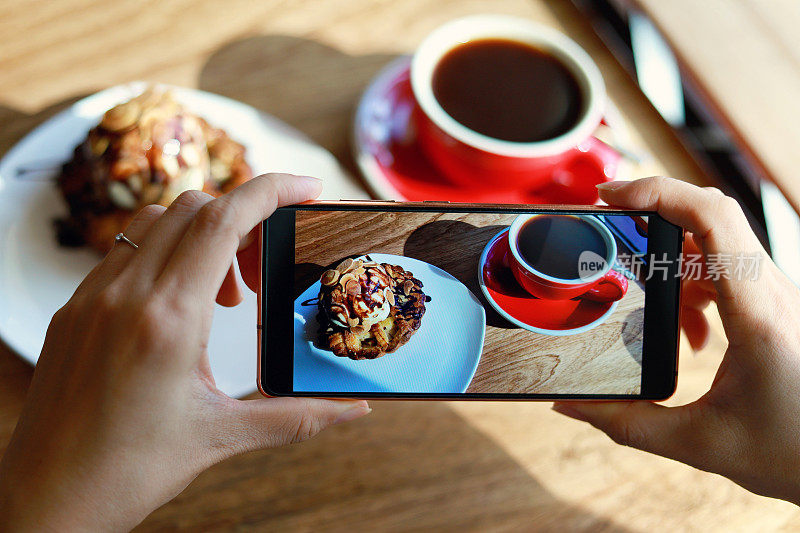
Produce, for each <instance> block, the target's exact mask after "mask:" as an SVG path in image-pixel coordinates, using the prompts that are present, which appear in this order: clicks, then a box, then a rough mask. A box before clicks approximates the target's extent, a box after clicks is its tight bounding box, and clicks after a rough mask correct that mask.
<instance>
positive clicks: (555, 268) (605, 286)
mask: <svg viewBox="0 0 800 533" xmlns="http://www.w3.org/2000/svg"><path fill="white" fill-rule="evenodd" d="M508 244H509V250H510V251H511V255H510V256H509V258H508V260H509V266H510V267H511V272H512V273H513V274H514V278H515V279H516V280H517V282H518V283H519V284H520V285H521V286H522V287H523V288H524V289H525V290H526V291H527V292H528V293H530V294H531V295H533V296H536V297H537V298H543V299H546V300H568V299H572V298H582V299H587V300H592V301H596V302H613V301H617V300H619V299H621V298H622V297H623V296H625V293H626V292H627V290H628V279H627V278H626V277H625V276H624V275H623V274H622V273H620V272H618V271H616V270H614V268H613V266H614V263H615V261H616V257H617V243H616V241H615V240H614V236H613V235H612V234H611V231H609V229H608V228H607V227H606V226H605V225H604V224H603V223H602V222H601V221H600V220H599V219H597V218H595V217H593V216H584V215H557V214H549V213H538V214H531V215H520V216H518V217H517V218H516V219H514V222H513V223H512V224H511V227H510V228H509V230H508Z"/></svg>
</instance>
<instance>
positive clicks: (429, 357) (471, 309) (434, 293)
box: [294, 254, 486, 393]
mask: <svg viewBox="0 0 800 533" xmlns="http://www.w3.org/2000/svg"><path fill="white" fill-rule="evenodd" d="M369 256H370V257H371V258H372V259H373V260H375V261H378V262H380V263H390V264H394V265H399V266H401V267H403V268H404V269H406V270H409V271H411V272H412V273H413V274H414V277H415V278H417V279H418V280H420V281H421V282H422V284H423V291H424V292H425V294H426V295H428V296H430V297H431V301H430V302H428V303H427V304H425V309H426V310H425V315H424V316H423V317H422V325H421V326H420V328H419V329H418V330H417V332H416V333H415V334H414V336H413V337H411V339H410V340H409V341H408V342H407V343H406V344H404V345H403V346H401V347H400V348H398V350H397V351H396V352H394V353H390V354H386V355H384V356H383V357H380V358H378V359H372V360H361V361H354V360H352V359H348V358H346V357H337V356H335V355H334V354H333V352H330V351H328V350H322V349H320V348H317V347H316V346H315V345H314V342H315V341H316V338H317V330H318V325H317V320H316V315H317V306H316V305H305V306H304V305H301V303H302V302H305V301H307V300H309V299H312V298H316V296H317V295H318V294H319V288H320V284H319V281H317V282H316V283H314V284H313V285H311V286H310V287H309V288H308V289H306V290H305V292H303V294H301V295H300V296H299V297H298V298H297V300H295V303H294V389H295V390H297V391H305V392H418V393H459V392H464V391H465V390H467V386H469V383H470V381H472V376H474V375H475V369H476V368H477V367H478V361H479V360H480V358H481V352H482V351H483V338H484V335H485V332H486V313H485V311H484V309H483V306H482V305H481V304H480V301H479V300H478V299H477V298H476V297H475V295H473V294H472V293H471V292H470V290H469V289H468V288H467V287H465V286H464V284H463V283H461V282H460V281H458V280H457V279H456V278H454V277H453V276H451V275H450V274H448V273H447V272H445V271H444V270H442V269H440V268H437V267H435V266H433V265H429V264H428V263H425V262H423V261H419V260H418V259H412V258H410V257H404V256H399V255H388V254H369Z"/></svg>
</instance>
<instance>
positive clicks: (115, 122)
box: [100, 100, 142, 131]
mask: <svg viewBox="0 0 800 533" xmlns="http://www.w3.org/2000/svg"><path fill="white" fill-rule="evenodd" d="M141 111H142V109H141V107H140V106H139V103H138V102H136V101H134V100H131V101H130V102H126V103H124V104H120V105H118V106H116V107H112V108H111V109H109V110H108V111H106V114H105V115H103V120H102V121H100V125H101V126H102V127H104V128H105V129H107V130H109V131H122V130H126V129H128V128H130V127H131V126H133V125H134V124H136V121H137V120H138V119H139V114H140V113H141Z"/></svg>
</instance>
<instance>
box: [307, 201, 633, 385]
mask: <svg viewBox="0 0 800 533" xmlns="http://www.w3.org/2000/svg"><path fill="white" fill-rule="evenodd" d="M515 217H516V215H509V214H501V213H480V214H479V213H403V214H402V215H401V214H389V215H387V214H385V213H380V212H368V211H352V212H349V213H336V212H327V213H326V212H320V211H298V212H297V218H296V220H297V222H296V225H297V232H296V253H295V263H296V264H298V265H300V264H302V266H303V268H302V269H298V274H297V276H296V277H295V292H296V293H298V294H299V293H302V292H303V291H304V290H305V289H306V287H308V286H309V285H311V284H312V283H314V282H315V281H317V280H319V277H320V275H321V274H322V272H324V271H325V270H326V269H327V268H330V267H332V266H335V265H337V264H338V263H339V261H341V260H342V259H344V258H345V257H349V256H361V255H367V254H371V253H384V254H394V255H402V256H406V257H413V258H414V259H419V260H421V261H425V262H426V263H429V264H432V265H433V266H436V267H438V268H441V269H442V270H444V271H445V272H447V273H449V274H451V275H452V276H454V277H455V278H456V279H458V280H459V281H460V282H461V283H463V284H464V285H465V286H466V287H467V288H468V289H469V290H470V291H471V292H472V294H474V295H475V296H477V297H478V299H479V300H480V302H481V304H482V305H483V307H484V309H485V310H486V322H487V323H486V334H485V337H484V345H483V353H482V354H481V358H480V361H479V363H478V368H477V369H476V371H475V375H474V377H473V378H472V381H471V382H470V384H469V387H468V388H467V392H499V391H502V392H506V393H542V394H547V393H550V394H556V393H562V394H563V393H565V392H571V393H586V394H590V393H594V394H600V393H605V394H636V393H638V392H639V391H640V384H641V369H642V366H641V365H642V362H641V353H642V324H643V319H644V291H643V289H642V287H640V286H639V284H638V283H637V282H631V283H630V284H629V286H628V287H629V288H628V291H627V293H626V295H625V297H624V298H623V299H622V300H620V302H619V304H618V305H617V307H616V309H615V310H614V312H613V313H611V315H609V316H608V317H607V318H606V320H604V321H603V323H602V324H600V325H598V326H597V327H595V328H594V329H593V330H592V332H591V334H587V335H568V336H552V335H543V334H541V333H534V332H531V331H526V330H524V329H522V328H520V327H519V326H515V325H514V324H512V323H510V322H508V321H507V320H506V319H504V318H503V317H502V316H500V315H499V314H498V313H497V312H496V311H495V310H494V309H493V308H492V306H491V305H490V304H489V303H488V302H487V300H486V298H485V296H484V295H483V293H482V292H481V290H480V287H479V286H478V262H479V259H480V256H481V253H482V252H483V249H484V247H485V246H486V245H487V244H488V243H489V242H490V241H491V240H492V239H493V238H494V236H495V235H497V234H498V233H499V232H500V231H503V229H504V228H507V227H508V226H510V225H511V223H512V222H513V221H514V218H515ZM618 253H622V252H618ZM415 274H416V273H415ZM421 281H422V282H423V284H424V283H425V280H424V279H422V280H421ZM423 290H424V287H423ZM426 294H428V295H429V296H430V297H431V298H447V295H443V294H430V293H426ZM296 296H297V295H296ZM531 305H536V304H535V300H532V302H531ZM581 305H587V306H592V305H598V304H594V303H592V302H584V303H582V304H581ZM452 320H454V321H457V320H458V311H457V310H454V311H453V314H452ZM420 327H423V328H424V327H430V326H429V325H428V324H427V323H426V321H425V317H424V316H423V317H422V325H421V326H420ZM412 343H413V337H412V340H411V341H409V344H408V345H406V346H402V347H401V348H399V349H398V351H397V352H396V354H389V355H386V356H385V357H403V356H406V357H408V356H414V355H416V354H414V353H413V348H412V347H413V346H414V345H413V344H412ZM409 352H410V353H409ZM426 353H428V352H426ZM433 353H435V350H434V351H433ZM360 363H361V364H364V365H368V364H369V361H362V362H360ZM428 364H429V365H430V367H431V368H437V369H439V368H438V365H437V362H436V361H435V360H432V361H430V362H429V363H428ZM439 370H441V369H439Z"/></svg>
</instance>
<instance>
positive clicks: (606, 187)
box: [595, 181, 631, 191]
mask: <svg viewBox="0 0 800 533" xmlns="http://www.w3.org/2000/svg"><path fill="white" fill-rule="evenodd" d="M629 183H631V182H630V181H606V182H604V183H598V184H597V185H595V187H597V188H598V189H600V190H601V191H613V190H615V189H619V188H620V187H624V186H625V185H627V184H629Z"/></svg>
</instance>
